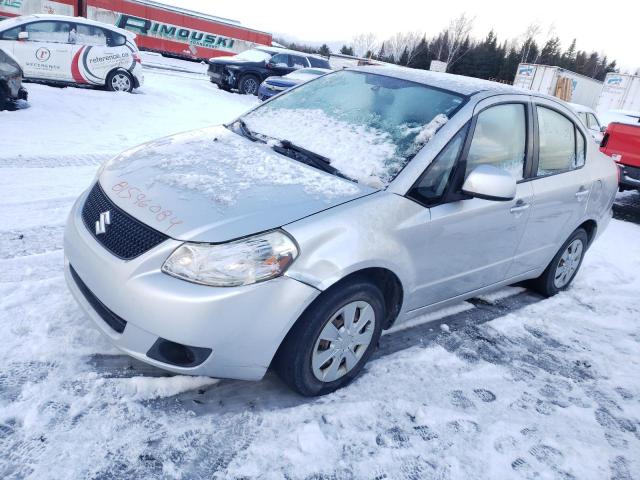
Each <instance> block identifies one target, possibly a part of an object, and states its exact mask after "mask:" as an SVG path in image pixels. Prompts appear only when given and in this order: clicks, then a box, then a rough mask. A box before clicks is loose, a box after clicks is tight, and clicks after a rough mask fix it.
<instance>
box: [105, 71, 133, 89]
mask: <svg viewBox="0 0 640 480" xmlns="http://www.w3.org/2000/svg"><path fill="white" fill-rule="evenodd" d="M106 85H107V89H108V90H110V91H112V92H127V93H131V92H132V91H133V77H132V76H131V74H130V73H129V72H127V71H126V70H115V71H113V72H111V73H110V74H109V75H108V76H107V84H106Z"/></svg>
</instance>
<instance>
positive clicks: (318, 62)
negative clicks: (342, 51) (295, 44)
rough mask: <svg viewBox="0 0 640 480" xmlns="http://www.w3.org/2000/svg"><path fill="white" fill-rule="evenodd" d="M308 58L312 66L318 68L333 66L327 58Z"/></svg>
mask: <svg viewBox="0 0 640 480" xmlns="http://www.w3.org/2000/svg"><path fill="white" fill-rule="evenodd" d="M307 60H309V63H310V64H311V66H312V67H316V68H331V67H330V66H329V62H327V61H326V60H323V59H321V58H316V57H307Z"/></svg>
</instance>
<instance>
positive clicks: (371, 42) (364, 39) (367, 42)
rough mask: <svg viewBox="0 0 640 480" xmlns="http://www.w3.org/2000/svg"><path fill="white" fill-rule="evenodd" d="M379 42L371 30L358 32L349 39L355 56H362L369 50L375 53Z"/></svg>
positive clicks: (378, 48)
mask: <svg viewBox="0 0 640 480" xmlns="http://www.w3.org/2000/svg"><path fill="white" fill-rule="evenodd" d="M380 44H381V43H380V39H379V38H378V36H377V35H376V34H375V33H373V32H366V33H359V34H358V35H356V36H354V37H353V39H352V40H351V45H353V52H354V54H355V55H356V56H357V57H364V56H365V55H367V53H369V52H371V53H377V52H378V50H380Z"/></svg>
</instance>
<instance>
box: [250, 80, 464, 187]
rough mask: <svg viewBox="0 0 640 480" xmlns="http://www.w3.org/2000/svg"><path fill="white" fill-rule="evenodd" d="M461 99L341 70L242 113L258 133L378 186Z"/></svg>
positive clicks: (438, 126) (457, 96) (410, 154)
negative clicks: (307, 152) (302, 149)
mask: <svg viewBox="0 0 640 480" xmlns="http://www.w3.org/2000/svg"><path fill="white" fill-rule="evenodd" d="M463 101H464V97H462V96H460V95H457V94H454V93H452V92H445V91H442V90H437V89H434V88H430V87H428V86H426V85H422V84H418V83H414V82H409V81H406V80H400V79H397V78H392V77H387V76H383V75H378V74H372V73H363V72H353V71H341V72H337V73H334V74H330V75H327V76H324V77H319V78H318V79H316V80H314V81H312V82H310V83H307V84H305V85H302V86H301V87H299V88H297V89H295V90H292V91H291V92H290V93H287V94H285V95H282V96H281V97H279V98H276V99H274V100H272V101H270V102H269V103H266V104H264V105H263V106H261V107H260V108H258V109H257V110H255V111H253V112H251V113H250V114H248V115H246V116H245V118H244V120H245V122H246V124H247V126H248V127H249V128H250V129H251V130H252V131H253V132H254V133H255V134H258V135H264V136H266V137H270V138H273V139H277V140H289V141H290V142H292V143H294V144H296V145H298V146H300V147H303V148H305V149H307V150H310V151H312V152H314V153H317V154H320V155H323V156H325V157H327V158H328V159H329V160H330V162H331V166H333V167H335V168H337V169H338V170H340V172H342V173H343V174H345V175H347V176H348V177H350V178H353V179H355V180H357V181H358V182H362V183H365V184H367V185H370V186H372V187H374V188H383V187H385V186H386V185H387V184H388V183H389V182H390V181H391V180H392V179H393V178H394V177H395V176H396V175H397V173H398V172H399V171H400V170H401V169H402V167H404V165H405V164H406V162H407V161H408V160H409V159H410V158H411V157H412V156H413V155H415V154H416V153H417V152H418V151H419V150H420V148H421V147H422V146H423V145H424V144H426V143H427V142H428V141H429V140H431V138H432V137H433V135H435V133H436V132H437V131H438V129H439V128H440V127H441V126H442V125H444V124H445V123H446V122H447V120H448V119H449V118H450V117H451V116H452V115H453V114H454V113H455V112H456V110H457V109H458V108H459V106H460V105H461V104H462V103H463Z"/></svg>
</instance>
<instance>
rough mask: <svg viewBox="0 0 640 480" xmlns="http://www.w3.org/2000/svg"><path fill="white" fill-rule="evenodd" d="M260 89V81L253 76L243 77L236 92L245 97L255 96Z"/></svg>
mask: <svg viewBox="0 0 640 480" xmlns="http://www.w3.org/2000/svg"><path fill="white" fill-rule="evenodd" d="M259 87H260V81H259V80H258V78H257V77H255V76H253V75H245V76H244V77H242V78H241V79H240V84H239V85H238V91H239V92H240V93H244V94H245V95H257V94H258V88H259Z"/></svg>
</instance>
